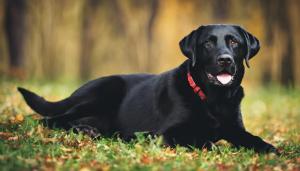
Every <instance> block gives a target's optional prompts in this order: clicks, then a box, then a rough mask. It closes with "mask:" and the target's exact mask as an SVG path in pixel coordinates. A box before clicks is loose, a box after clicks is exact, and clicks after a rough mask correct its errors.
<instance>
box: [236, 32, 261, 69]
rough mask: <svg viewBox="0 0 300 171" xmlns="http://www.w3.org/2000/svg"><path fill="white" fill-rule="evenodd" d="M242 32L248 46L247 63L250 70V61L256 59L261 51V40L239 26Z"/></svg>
mask: <svg viewBox="0 0 300 171" xmlns="http://www.w3.org/2000/svg"><path fill="white" fill-rule="evenodd" d="M237 27H238V29H239V30H240V33H241V34H242V36H244V40H245V43H246V46H247V53H246V56H245V62H246V65H247V67H248V68H250V65H249V60H250V59H251V58H252V57H254V56H255V55H256V54H257V52H258V51H259V49H260V45H259V40H258V39H257V38H256V37H255V36H253V35H252V34H251V33H249V32H247V31H246V30H245V29H243V28H242V27H240V26H237Z"/></svg>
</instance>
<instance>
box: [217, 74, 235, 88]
mask: <svg viewBox="0 0 300 171" xmlns="http://www.w3.org/2000/svg"><path fill="white" fill-rule="evenodd" d="M217 79H218V80H219V81H220V82H221V83H222V84H223V85H224V84H228V83H229V82H230V81H231V79H232V76H231V75H230V74H226V73H224V74H220V75H217Z"/></svg>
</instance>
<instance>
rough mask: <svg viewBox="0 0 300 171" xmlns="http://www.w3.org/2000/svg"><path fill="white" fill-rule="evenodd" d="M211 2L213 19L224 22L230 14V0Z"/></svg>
mask: <svg viewBox="0 0 300 171" xmlns="http://www.w3.org/2000/svg"><path fill="white" fill-rule="evenodd" d="M211 2H212V7H213V17H214V18H215V19H217V20H220V21H222V20H226V19H227V18H228V17H229V12H230V8H229V7H230V4H231V1H230V0H214V1H211Z"/></svg>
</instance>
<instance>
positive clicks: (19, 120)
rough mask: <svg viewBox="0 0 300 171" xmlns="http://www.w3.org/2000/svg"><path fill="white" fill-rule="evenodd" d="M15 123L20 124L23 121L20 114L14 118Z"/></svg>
mask: <svg viewBox="0 0 300 171" xmlns="http://www.w3.org/2000/svg"><path fill="white" fill-rule="evenodd" d="M15 119H16V122H18V123H20V122H23V121H24V116H23V115H22V114H17V115H16V117H15Z"/></svg>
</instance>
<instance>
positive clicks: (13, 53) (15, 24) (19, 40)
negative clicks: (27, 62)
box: [5, 0, 26, 78]
mask: <svg viewBox="0 0 300 171" xmlns="http://www.w3.org/2000/svg"><path fill="white" fill-rule="evenodd" d="M25 5H26V1H25V0H7V1H6V15H5V16H6V17H5V20H6V22H5V27H6V28H5V29H6V34H7V43H8V50H9V70H10V74H11V76H13V77H17V78H22V77H24V75H23V72H22V66H23V61H24V59H23V58H24V50H23V45H24V43H23V42H24V35H25V7H26V6H25Z"/></svg>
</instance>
